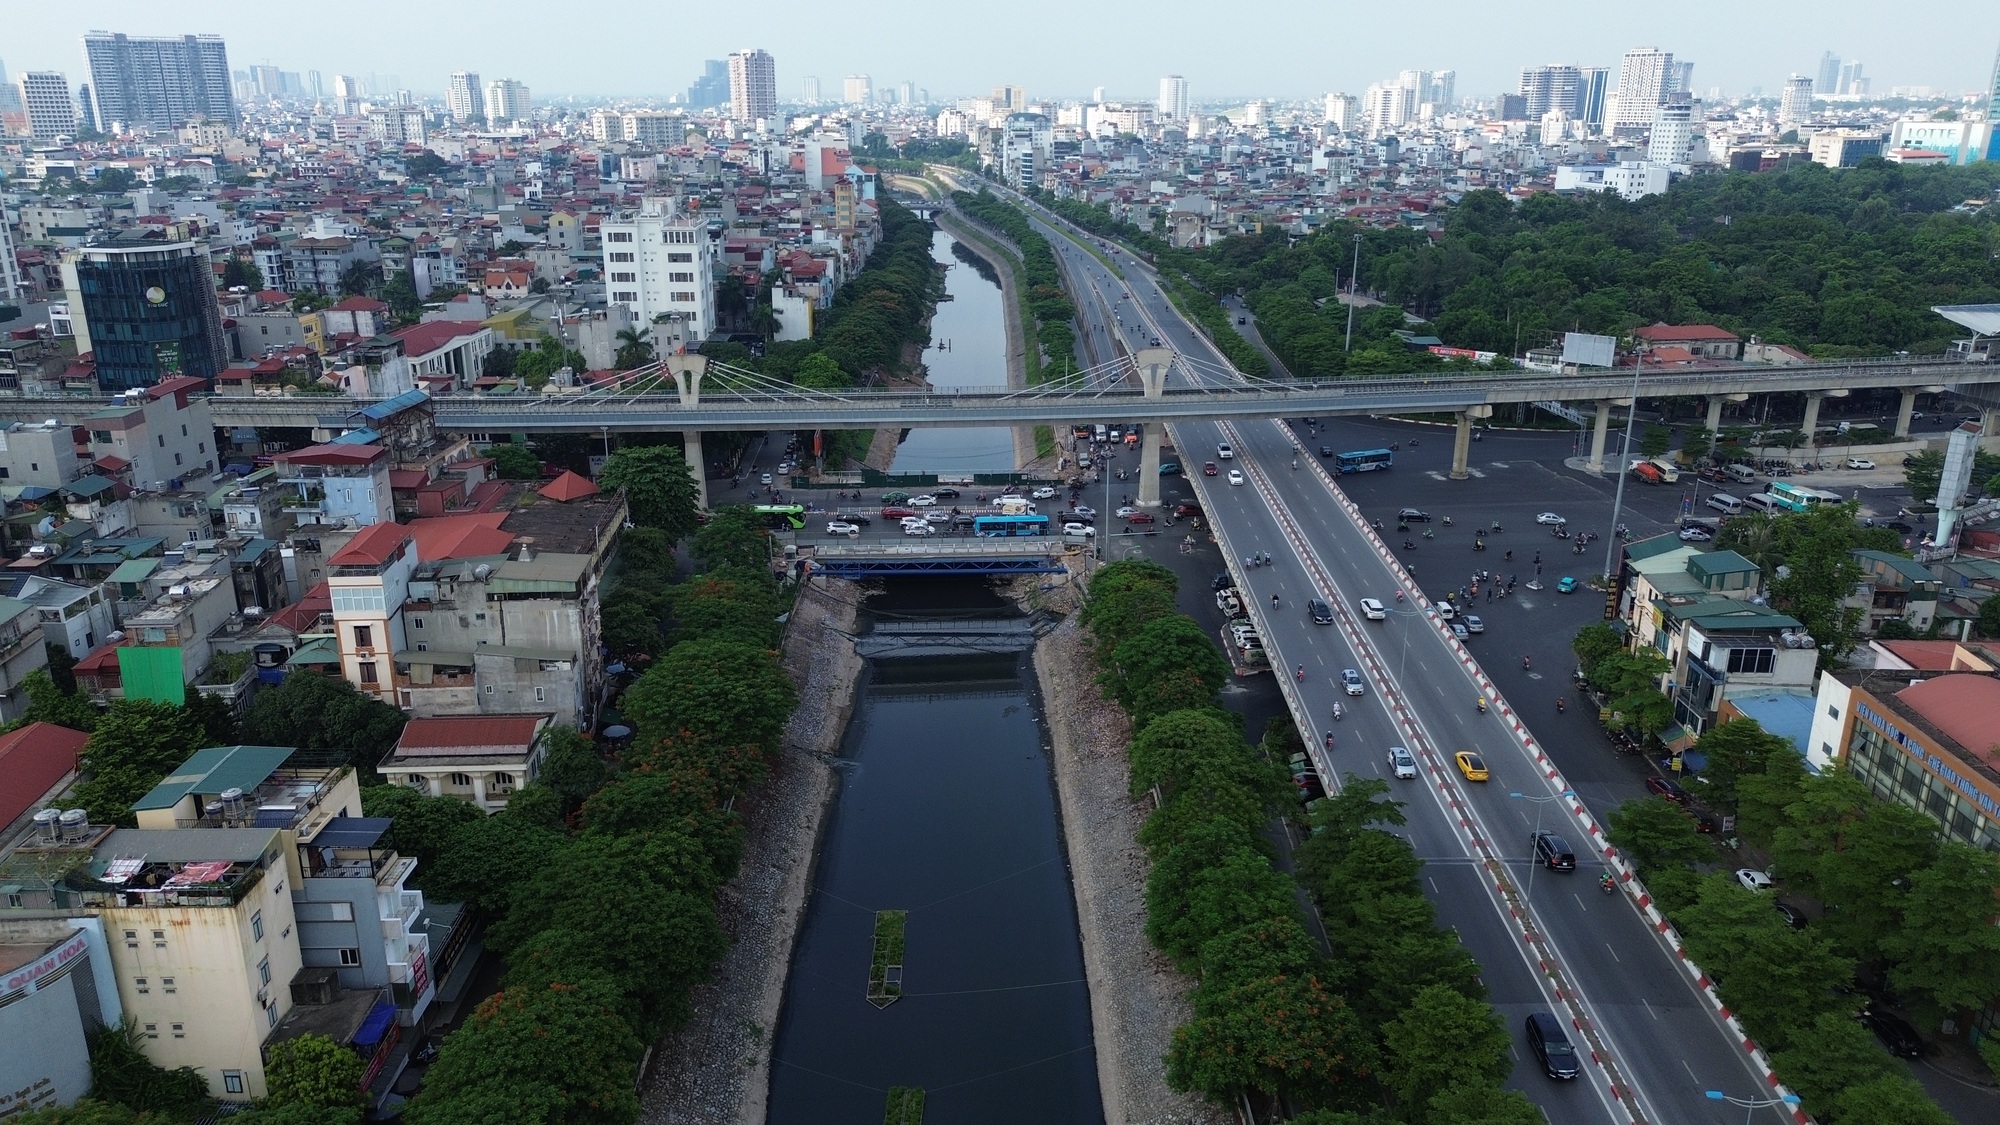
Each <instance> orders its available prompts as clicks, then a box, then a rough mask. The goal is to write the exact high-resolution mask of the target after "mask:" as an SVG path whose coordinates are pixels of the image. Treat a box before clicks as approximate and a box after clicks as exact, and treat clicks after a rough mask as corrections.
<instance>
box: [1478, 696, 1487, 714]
mask: <svg viewBox="0 0 2000 1125" xmlns="http://www.w3.org/2000/svg"><path fill="white" fill-rule="evenodd" d="M1479 713H1480V714H1482V715H1484V714H1485V713H1486V698H1485V697H1484V696H1481V697H1480V699H1479Z"/></svg>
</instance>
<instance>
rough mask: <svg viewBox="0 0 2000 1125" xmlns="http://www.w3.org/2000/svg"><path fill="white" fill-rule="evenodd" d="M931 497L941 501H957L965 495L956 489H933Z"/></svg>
mask: <svg viewBox="0 0 2000 1125" xmlns="http://www.w3.org/2000/svg"><path fill="white" fill-rule="evenodd" d="M931 495H932V496H935V497H937V498H938V499H940V500H956V499H958V498H959V497H960V496H963V495H965V494H964V493H962V492H960V491H959V490H958V489H956V488H933V489H931Z"/></svg>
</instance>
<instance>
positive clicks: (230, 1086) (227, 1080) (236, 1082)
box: [222, 1070, 243, 1094]
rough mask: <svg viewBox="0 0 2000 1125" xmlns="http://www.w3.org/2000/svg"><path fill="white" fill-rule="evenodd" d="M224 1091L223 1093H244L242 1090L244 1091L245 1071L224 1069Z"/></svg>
mask: <svg viewBox="0 0 2000 1125" xmlns="http://www.w3.org/2000/svg"><path fill="white" fill-rule="evenodd" d="M222 1092H223V1093H225V1094H240V1093H242V1092H243V1072H242V1071H240V1070H225V1071H223V1072H222Z"/></svg>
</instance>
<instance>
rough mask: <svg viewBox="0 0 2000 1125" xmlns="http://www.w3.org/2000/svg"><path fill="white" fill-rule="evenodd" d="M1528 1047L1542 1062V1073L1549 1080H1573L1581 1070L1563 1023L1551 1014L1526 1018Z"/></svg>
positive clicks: (1574, 1048) (1532, 1015) (1542, 1013)
mask: <svg viewBox="0 0 2000 1125" xmlns="http://www.w3.org/2000/svg"><path fill="white" fill-rule="evenodd" d="M1527 1030H1528V1047H1529V1049H1531V1050H1533V1051H1534V1052H1535V1057H1536V1058H1538V1059H1540V1060H1541V1062H1542V1073H1544V1074H1547V1075H1548V1076H1549V1077H1550V1078H1564V1079H1568V1078H1575V1077H1576V1076H1577V1074H1578V1073H1579V1072H1580V1071H1581V1069H1582V1068H1580V1067H1578V1066H1577V1063H1576V1046H1575V1045H1574V1044H1572V1043H1571V1042H1570V1041H1569V1033H1568V1032H1567V1031H1564V1030H1563V1023H1562V1021H1561V1020H1559V1019H1557V1018H1556V1017H1555V1015H1554V1014H1553V1013H1551V1012H1535V1013H1533V1014H1531V1015H1529V1016H1528V1028H1527Z"/></svg>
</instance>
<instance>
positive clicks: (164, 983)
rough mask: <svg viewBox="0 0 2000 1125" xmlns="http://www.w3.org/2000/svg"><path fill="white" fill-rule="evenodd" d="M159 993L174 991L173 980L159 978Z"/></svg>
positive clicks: (170, 978)
mask: <svg viewBox="0 0 2000 1125" xmlns="http://www.w3.org/2000/svg"><path fill="white" fill-rule="evenodd" d="M160 991H161V992H172V991H174V978H172V977H161V978H160Z"/></svg>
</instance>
